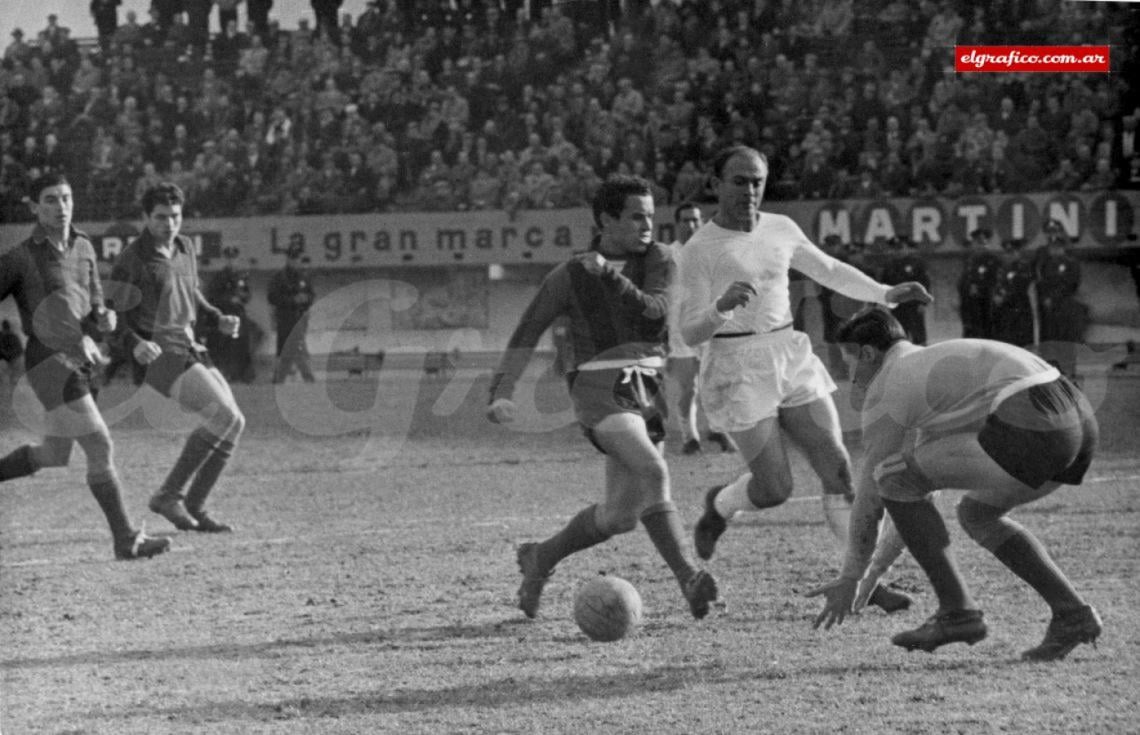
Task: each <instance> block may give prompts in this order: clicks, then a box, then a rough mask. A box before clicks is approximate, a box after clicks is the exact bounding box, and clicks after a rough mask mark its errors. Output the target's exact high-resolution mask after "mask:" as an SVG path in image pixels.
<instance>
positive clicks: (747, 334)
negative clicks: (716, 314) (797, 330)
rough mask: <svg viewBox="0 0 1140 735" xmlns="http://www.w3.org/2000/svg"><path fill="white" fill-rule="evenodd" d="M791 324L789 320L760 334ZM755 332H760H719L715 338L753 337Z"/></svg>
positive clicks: (782, 328) (786, 327) (775, 330)
mask: <svg viewBox="0 0 1140 735" xmlns="http://www.w3.org/2000/svg"><path fill="white" fill-rule="evenodd" d="M791 326H792V323H791V322H788V323H787V324H781V325H780V326H778V327H776V328H775V329H769V330H768V331H767V332H762V333H759V334H771V333H772V332H781V331H783V330H785V329H790V328H791ZM755 334H758V332H720V333H718V334H714V335H713V339H736V338H737V337H751V336H753V335H755Z"/></svg>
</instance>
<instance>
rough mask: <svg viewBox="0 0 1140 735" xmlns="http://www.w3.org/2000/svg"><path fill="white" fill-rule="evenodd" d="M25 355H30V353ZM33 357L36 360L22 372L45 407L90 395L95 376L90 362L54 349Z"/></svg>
mask: <svg viewBox="0 0 1140 735" xmlns="http://www.w3.org/2000/svg"><path fill="white" fill-rule="evenodd" d="M29 357H32V355H31V354H30V353H29ZM36 357H37V359H38V361H37V362H36V363H35V364H34V365H30V366H29V367H28V369H27V372H26V376H27V378H28V384H29V385H31V386H32V391H33V392H34V393H35V394H36V398H38V399H40V403H42V404H43V406H44V410H45V411H51V410H52V409H55V408H59V407H60V406H62V405H64V404H67V403H71V402H72V401H77V400H79V399H80V398H83V397H84V396H89V395H91V385H92V381H93V380H94V377H95V376H94V368H93V366H92V365H91V363H88V362H80V361H78V360H76V359H74V358H72V357H68V356H67V355H64V354H61V353H58V352H56V353H52V354H50V355H47V356H46V357H42V358H41V357H39V356H36Z"/></svg>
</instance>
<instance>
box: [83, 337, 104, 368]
mask: <svg viewBox="0 0 1140 735" xmlns="http://www.w3.org/2000/svg"><path fill="white" fill-rule="evenodd" d="M79 354H80V355H81V356H82V357H83V359H84V360H85V361H87V362H89V363H91V364H92V365H106V364H107V363H108V362H110V360H108V359H107V356H106V355H104V354H103V350H101V349H99V345H97V344H95V340H93V339H91V338H90V337H88V336H87V335H86V334H85V335H83V338H82V339H81V340H79Z"/></svg>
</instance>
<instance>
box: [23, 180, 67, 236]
mask: <svg viewBox="0 0 1140 735" xmlns="http://www.w3.org/2000/svg"><path fill="white" fill-rule="evenodd" d="M31 207H32V213H33V214H35V216H36V221H37V222H39V224H40V226H41V227H43V228H44V229H45V230H47V231H48V232H53V233H57V234H67V232H68V231H69V230H70V229H71V214H72V212H73V211H74V209H75V202H74V201H72V199H71V187H70V186H69V185H67V184H59V185H57V186H49V187H47V188H45V189H43V190H42V191H40V194H39V197H38V198H37V199H36V201H34V202H32V204H31Z"/></svg>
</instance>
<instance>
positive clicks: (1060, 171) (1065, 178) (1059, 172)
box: [1041, 156, 1084, 191]
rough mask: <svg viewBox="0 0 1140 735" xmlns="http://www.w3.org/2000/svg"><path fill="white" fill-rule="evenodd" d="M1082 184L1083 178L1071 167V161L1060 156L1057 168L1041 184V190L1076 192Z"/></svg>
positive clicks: (1066, 157)
mask: <svg viewBox="0 0 1140 735" xmlns="http://www.w3.org/2000/svg"><path fill="white" fill-rule="evenodd" d="M1083 183H1084V177H1083V176H1082V175H1081V172H1080V171H1078V170H1077V169H1076V167H1075V166H1074V165H1073V159H1071V158H1069V157H1068V156H1061V160H1060V162H1059V163H1058V164H1057V168H1056V169H1054V170H1053V172H1052V173H1050V174H1049V175H1048V176H1047V177H1046V178H1045V179H1044V180H1043V181H1042V182H1041V188H1042V189H1044V190H1046V191H1077V190H1079V189H1080V188H1081V185H1082V184H1083Z"/></svg>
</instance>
